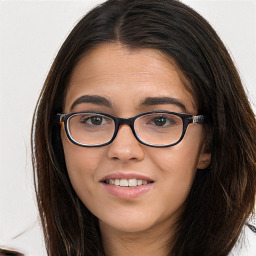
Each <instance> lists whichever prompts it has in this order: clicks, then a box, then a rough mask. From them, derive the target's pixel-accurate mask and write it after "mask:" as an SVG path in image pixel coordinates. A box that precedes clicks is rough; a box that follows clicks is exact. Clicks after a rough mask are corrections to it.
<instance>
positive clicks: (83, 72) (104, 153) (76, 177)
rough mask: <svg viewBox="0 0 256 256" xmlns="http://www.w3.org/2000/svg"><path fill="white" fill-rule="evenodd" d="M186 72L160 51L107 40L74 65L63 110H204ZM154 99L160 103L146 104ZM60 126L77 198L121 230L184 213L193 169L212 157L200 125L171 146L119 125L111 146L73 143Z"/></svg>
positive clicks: (163, 222) (164, 222)
mask: <svg viewBox="0 0 256 256" xmlns="http://www.w3.org/2000/svg"><path fill="white" fill-rule="evenodd" d="M181 77H182V75H181V73H180V71H179V70H178V69H177V68H176V67H175V65H174V64H171V62H170V60H168V59H167V57H165V56H164V55H163V54H161V53H160V52H158V51H156V50H152V49H142V50H130V49H127V48H126V47H125V46H122V45H119V44H104V45H101V46H98V47H97V48H95V49H94V50H93V51H91V52H90V53H89V54H87V55H85V56H84V57H83V58H82V59H81V61H80V62H79V63H78V64H77V66H76V67H75V69H74V71H73V74H72V77H71V81H70V86H69V88H68V91H67V95H66V99H65V104H64V111H63V113H71V112H80V111H99V112H103V113H107V114H111V115H113V116H116V117H122V118H129V117H132V116H135V115H137V114H140V113H143V112H147V111H154V110H165V111H173V112H180V113H181V112H182V113H189V114H193V115H196V114H200V113H197V108H196V106H195V101H194V99H193V96H192V95H191V94H190V93H189V92H188V91H187V90H186V88H185V86H184V84H183V82H182V81H183V79H181ZM84 96H85V97H84ZM88 96H93V97H88ZM95 96H100V97H101V98H100V99H101V100H95ZM163 97H164V98H172V99H175V101H176V103H175V102H173V101H163V100H161V99H162V98H163ZM102 98H104V99H103V100H102ZM149 98H154V99H155V100H154V101H151V103H150V102H149V104H144V103H145V101H146V100H147V99H149ZM78 99H79V100H78ZM177 102H178V103H177ZM61 129H62V131H61V136H62V143H63V148H64V153H65V159H66V165H67V170H68V174H69V177H70V180H71V183H72V185H73V187H74V189H75V191H76V193H77V195H78V196H79V198H80V199H81V200H82V202H83V203H84V204H85V206H86V207H87V208H88V209H89V210H90V211H91V212H92V213H93V214H94V215H95V216H97V217H98V219H99V221H100V224H101V226H102V227H108V228H111V229H115V230H119V231H122V232H142V231H146V230H149V229H152V228H158V227H170V226H171V225H172V223H173V222H174V221H175V220H176V219H177V217H178V216H179V214H180V212H181V210H182V207H183V205H184V201H185V199H186V197H187V195H188V193H189V191H190V188H191V185H192V182H193V179H194V176H195V172H196V169H197V168H200V169H202V168H205V167H206V165H207V163H208V162H209V157H210V156H209V154H207V153H204V151H203V145H204V139H205V132H204V128H203V125H201V124H191V125H189V126H188V129H187V132H186V134H185V137H184V138H183V140H182V141H181V142H180V143H179V144H177V145H175V146H173V147H166V148H154V147H149V146H146V145H143V144H141V143H140V142H138V141H137V140H136V138H135V137H134V135H133V133H132V131H131V129H130V127H129V126H128V125H121V126H120V127H119V130H118V134H117V136H116V138H115V140H114V141H113V142H112V143H111V144H109V145H106V146H102V147H91V148H88V147H81V146H78V145H75V144H73V143H72V142H70V141H69V140H68V138H67V136H66V134H65V131H64V127H62V128H61ZM110 179H112V180H117V183H116V184H118V181H119V182H120V180H122V182H124V183H126V182H127V181H128V182H129V180H133V181H134V179H136V182H138V184H140V181H138V180H142V182H143V185H140V186H137V187H122V186H120V185H119V186H118V185H111V184H107V183H106V182H108V181H109V180H110ZM146 183H147V184H146Z"/></svg>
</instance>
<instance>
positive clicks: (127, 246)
mask: <svg viewBox="0 0 256 256" xmlns="http://www.w3.org/2000/svg"><path fill="white" fill-rule="evenodd" d="M166 224H167V223H163V225H161V226H162V227H152V228H149V229H147V230H145V231H139V232H123V231H119V230H116V229H114V228H112V227H109V226H107V225H106V224H104V223H101V222H100V229H101V233H102V239H103V246H104V250H105V253H106V255H107V256H128V255H129V256H130V255H133V256H155V255H157V256H167V255H169V253H170V247H171V237H172V232H171V229H170V225H166Z"/></svg>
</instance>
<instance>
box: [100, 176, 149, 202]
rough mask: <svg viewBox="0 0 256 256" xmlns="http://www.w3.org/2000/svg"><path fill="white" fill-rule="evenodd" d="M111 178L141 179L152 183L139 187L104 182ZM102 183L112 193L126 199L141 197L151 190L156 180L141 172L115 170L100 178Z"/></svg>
mask: <svg viewBox="0 0 256 256" xmlns="http://www.w3.org/2000/svg"><path fill="white" fill-rule="evenodd" d="M109 179H141V180H146V181H148V182H150V183H148V184H146V185H141V186H137V187H120V186H115V185H111V184H106V183H104V181H105V180H109ZM100 184H101V185H102V187H103V188H104V190H105V191H107V192H108V193H109V194H110V195H112V196H114V197H117V198H120V199H124V200H132V199H136V198H138V197H141V196H142V195H144V194H145V193H147V192H149V191H151V190H152V188H153V185H154V180H153V179H151V178H149V177H148V176H146V175H144V174H140V173H135V172H115V173H110V174H108V175H106V176H104V178H102V179H101V180H100Z"/></svg>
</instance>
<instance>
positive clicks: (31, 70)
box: [0, 0, 256, 256]
mask: <svg viewBox="0 0 256 256" xmlns="http://www.w3.org/2000/svg"><path fill="white" fill-rule="evenodd" d="M101 2H103V1H99V0H85V1H78V0H72V1H71V0H69V1H62V0H56V1H43V0H37V1H24V0H17V1H11V0H6V1H0V111H1V112H0V113H1V121H0V122H1V124H0V246H1V245H8V246H11V247H15V248H19V249H21V250H22V251H23V252H25V253H26V255H31V256H32V255H33V256H37V255H38V256H39V255H40V256H41V255H44V249H43V239H42V236H41V231H40V227H39V225H38V222H37V218H38V217H37V216H38V213H37V209H36V203H35V198H34V190H33V181H32V168H31V159H30V126H31V118H32V113H33V110H34V106H35V104H36V100H37V98H38V95H39V92H40V89H41V87H42V84H43V82H44V79H45V77H46V75H47V72H48V70H49V68H50V65H51V63H52V61H53V59H54V56H55V55H56V53H57V50H58V49H59V47H60V46H61V44H62V42H63V40H64V39H65V37H66V36H67V35H68V33H69V32H70V30H71V29H72V27H73V26H74V25H75V23H76V22H77V21H78V20H79V19H80V18H81V17H82V16H83V15H84V13H86V12H87V11H88V10H89V9H90V8H92V7H93V6H95V5H96V4H98V3H101ZM183 2H184V3H187V4H189V5H190V6H191V7H193V8H194V9H196V10H197V11H198V12H199V13H201V14H202V15H203V16H204V17H205V18H206V19H207V20H208V21H209V22H210V23H211V24H212V25H213V27H214V28H215V29H216V30H217V32H218V33H219V35H220V37H221V38H222V39H223V41H224V43H225V44H226V46H227V47H228V49H229V50H230V52H231V54H232V57H233V59H234V61H235V63H236V65H237V68H238V70H239V72H240V75H241V77H242V80H243V82H244V85H245V86H246V88H247V90H248V95H249V98H250V100H251V102H252V103H253V104H254V107H253V108H254V110H255V109H256V108H255V104H256V72H255V67H256V0H248V1H247V0H240V1H236V0H229V1H228V0H222V1H216V0H215V1H214V0H201V1H195V0H193V1H192V0H191V1H189V0H184V1H183ZM238 104H239V103H238ZM28 227H30V228H29V229H28V230H27V232H26V233H25V234H23V235H21V236H18V237H17V238H16V239H12V238H13V237H14V236H16V235H18V234H19V233H20V232H22V231H23V230H25V229H27V228H28Z"/></svg>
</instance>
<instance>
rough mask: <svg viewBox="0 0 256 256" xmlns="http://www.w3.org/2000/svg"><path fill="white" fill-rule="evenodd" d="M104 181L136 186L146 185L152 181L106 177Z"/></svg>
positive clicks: (111, 183)
mask: <svg viewBox="0 0 256 256" xmlns="http://www.w3.org/2000/svg"><path fill="white" fill-rule="evenodd" d="M104 183H106V184H109V185H114V186H119V187H137V186H142V185H147V184H149V183H152V181H147V180H143V179H136V178H133V179H108V180H105V181H104Z"/></svg>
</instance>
